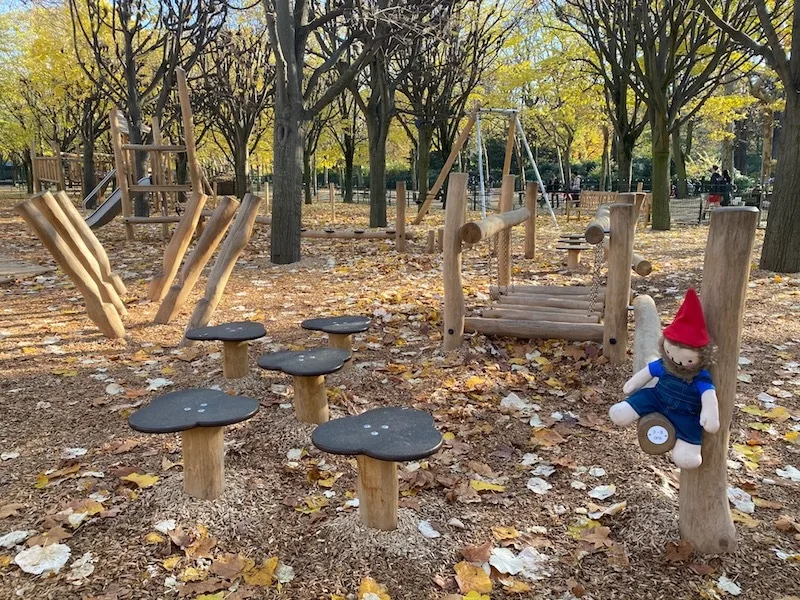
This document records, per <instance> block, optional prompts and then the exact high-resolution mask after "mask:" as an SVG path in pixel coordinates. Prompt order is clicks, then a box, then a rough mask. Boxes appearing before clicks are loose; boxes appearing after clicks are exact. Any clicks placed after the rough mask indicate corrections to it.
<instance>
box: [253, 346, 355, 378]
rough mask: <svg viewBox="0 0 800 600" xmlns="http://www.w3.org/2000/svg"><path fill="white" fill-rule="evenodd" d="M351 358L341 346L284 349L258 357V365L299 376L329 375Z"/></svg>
mask: <svg viewBox="0 0 800 600" xmlns="http://www.w3.org/2000/svg"><path fill="white" fill-rule="evenodd" d="M348 360H350V353H349V352H348V351H347V350H342V349H339V348H314V349H312V350H296V351H292V350H284V351H283V352H270V353H269V354H264V355H262V356H260V357H259V358H258V366H259V367H261V368H262V369H267V370H269V371H282V372H283V373H286V374H288V375H296V376H298V377H315V376H317V375H327V374H328V373H334V372H336V371H338V370H339V369H341V368H342V367H343V366H344V363H346V362H347V361H348Z"/></svg>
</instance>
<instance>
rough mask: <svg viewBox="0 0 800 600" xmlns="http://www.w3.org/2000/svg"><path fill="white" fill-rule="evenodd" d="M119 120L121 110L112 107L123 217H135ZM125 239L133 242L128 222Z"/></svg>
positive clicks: (110, 116) (113, 133) (109, 117)
mask: <svg viewBox="0 0 800 600" xmlns="http://www.w3.org/2000/svg"><path fill="white" fill-rule="evenodd" d="M119 118H120V113H119V110H118V109H117V108H116V107H115V106H112V107H111V110H110V111H109V112H108V119H109V123H110V125H111V128H110V131H111V146H112V148H113V149H114V167H115V168H116V170H117V185H118V186H119V192H120V201H121V203H122V216H123V218H124V217H131V216H133V207H132V205H131V194H130V190H129V189H128V178H129V173H128V164H127V163H128V160H127V154H128V153H127V151H126V150H123V148H122V132H121V130H120V124H119ZM125 239H127V240H128V241H131V240H133V225H132V224H130V223H127V222H126V223H125Z"/></svg>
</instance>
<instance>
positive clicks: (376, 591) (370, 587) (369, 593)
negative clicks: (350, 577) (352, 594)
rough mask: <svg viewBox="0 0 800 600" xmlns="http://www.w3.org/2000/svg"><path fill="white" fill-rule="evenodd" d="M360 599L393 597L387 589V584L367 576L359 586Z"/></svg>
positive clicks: (371, 599) (389, 599) (387, 598)
mask: <svg viewBox="0 0 800 600" xmlns="http://www.w3.org/2000/svg"><path fill="white" fill-rule="evenodd" d="M358 600H391V597H390V596H389V593H388V592H387V591H386V586H383V585H381V584H380V583H378V582H377V581H375V580H374V579H373V578H372V577H365V578H364V579H362V580H361V585H359V586H358Z"/></svg>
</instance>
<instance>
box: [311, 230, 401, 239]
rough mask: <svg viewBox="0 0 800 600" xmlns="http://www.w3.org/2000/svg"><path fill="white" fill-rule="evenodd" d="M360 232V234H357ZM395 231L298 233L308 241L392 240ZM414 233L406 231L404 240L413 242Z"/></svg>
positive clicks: (320, 231)
mask: <svg viewBox="0 0 800 600" xmlns="http://www.w3.org/2000/svg"><path fill="white" fill-rule="evenodd" d="M359 232H360V233H359ZM396 234H397V232H396V231H366V230H363V231H362V230H354V229H340V230H338V231H336V230H332V231H324V230H314V229H307V230H305V231H301V232H300V237H301V238H310V239H326V238H330V239H334V240H391V239H394V237H395V235H396ZM414 237H415V234H414V232H412V231H406V239H409V240H413V239H414Z"/></svg>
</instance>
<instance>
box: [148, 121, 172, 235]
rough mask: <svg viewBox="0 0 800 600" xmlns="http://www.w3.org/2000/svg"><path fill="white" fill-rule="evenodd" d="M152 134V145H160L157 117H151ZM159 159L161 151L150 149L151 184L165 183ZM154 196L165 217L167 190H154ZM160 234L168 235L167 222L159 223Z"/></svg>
mask: <svg viewBox="0 0 800 600" xmlns="http://www.w3.org/2000/svg"><path fill="white" fill-rule="evenodd" d="M152 134H153V144H154V146H156V147H157V146H162V145H163V143H164V140H163V138H162V137H161V124H160V123H159V121H158V117H153V128H152ZM161 159H162V155H161V152H159V151H158V150H151V151H150V177H151V178H152V183H153V185H164V184H166V181H164V168H163V161H162V160H161ZM155 196H156V198H158V199H159V200H160V202H159V204H160V205H161V214H162V215H164V216H165V217H166V216H167V214H169V196H168V195H167V192H165V191H163V190H161V191H159V192H156V193H155ZM161 235H162V236H163V238H164V239H165V240H166V239H167V238H168V237H169V224H167V223H162V224H161Z"/></svg>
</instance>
